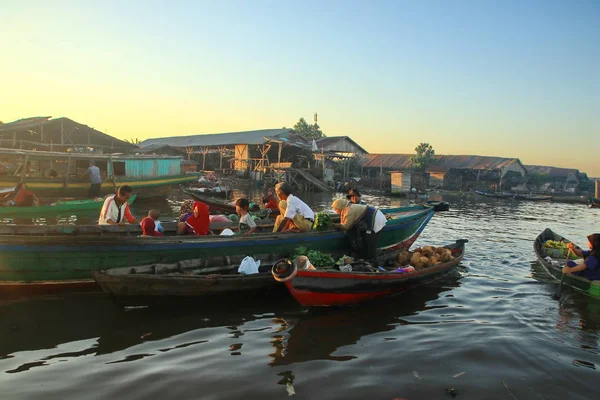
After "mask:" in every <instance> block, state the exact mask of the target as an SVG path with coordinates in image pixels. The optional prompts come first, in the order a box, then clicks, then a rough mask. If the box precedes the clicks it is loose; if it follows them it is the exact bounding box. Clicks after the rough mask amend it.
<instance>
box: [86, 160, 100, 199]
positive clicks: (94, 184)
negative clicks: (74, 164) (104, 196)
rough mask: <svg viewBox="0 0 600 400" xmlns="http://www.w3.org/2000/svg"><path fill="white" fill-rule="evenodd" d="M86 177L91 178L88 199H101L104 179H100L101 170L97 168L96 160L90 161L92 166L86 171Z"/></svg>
mask: <svg viewBox="0 0 600 400" xmlns="http://www.w3.org/2000/svg"><path fill="white" fill-rule="evenodd" d="M85 175H87V176H88V177H89V178H90V188H89V189H88V197H89V198H91V199H93V198H96V197H100V191H101V187H102V178H101V177H100V168H98V167H97V166H96V162H95V161H94V160H90V166H89V167H88V169H86V170H85Z"/></svg>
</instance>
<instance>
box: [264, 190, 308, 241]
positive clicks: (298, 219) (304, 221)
mask: <svg viewBox="0 0 600 400" xmlns="http://www.w3.org/2000/svg"><path fill="white" fill-rule="evenodd" d="M275 193H276V194H277V197H279V200H280V201H279V210H280V215H278V216H277V219H275V225H273V232H308V231H310V230H311V229H312V226H313V224H314V222H315V213H314V212H313V210H311V209H310V207H309V206H308V205H306V203H305V202H303V201H302V200H300V199H299V198H298V197H296V196H294V195H293V194H292V189H291V187H290V185H288V184H287V183H285V182H280V183H278V184H277V185H276V186H275Z"/></svg>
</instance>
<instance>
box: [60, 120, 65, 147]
mask: <svg viewBox="0 0 600 400" xmlns="http://www.w3.org/2000/svg"><path fill="white" fill-rule="evenodd" d="M64 135H65V128H64V124H63V121H60V144H61V146H63V145H64V144H65V138H64Z"/></svg>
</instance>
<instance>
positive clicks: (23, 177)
mask: <svg viewBox="0 0 600 400" xmlns="http://www.w3.org/2000/svg"><path fill="white" fill-rule="evenodd" d="M28 162H29V153H27V154H25V160H23V167H22V168H21V182H23V181H24V180H25V170H26V169H27V163H28Z"/></svg>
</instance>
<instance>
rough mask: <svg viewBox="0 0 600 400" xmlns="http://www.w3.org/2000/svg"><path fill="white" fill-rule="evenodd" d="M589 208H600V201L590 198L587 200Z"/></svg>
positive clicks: (596, 198)
mask: <svg viewBox="0 0 600 400" xmlns="http://www.w3.org/2000/svg"><path fill="white" fill-rule="evenodd" d="M588 207H589V208H600V199H599V198H598V197H590V198H589V199H588Z"/></svg>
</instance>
